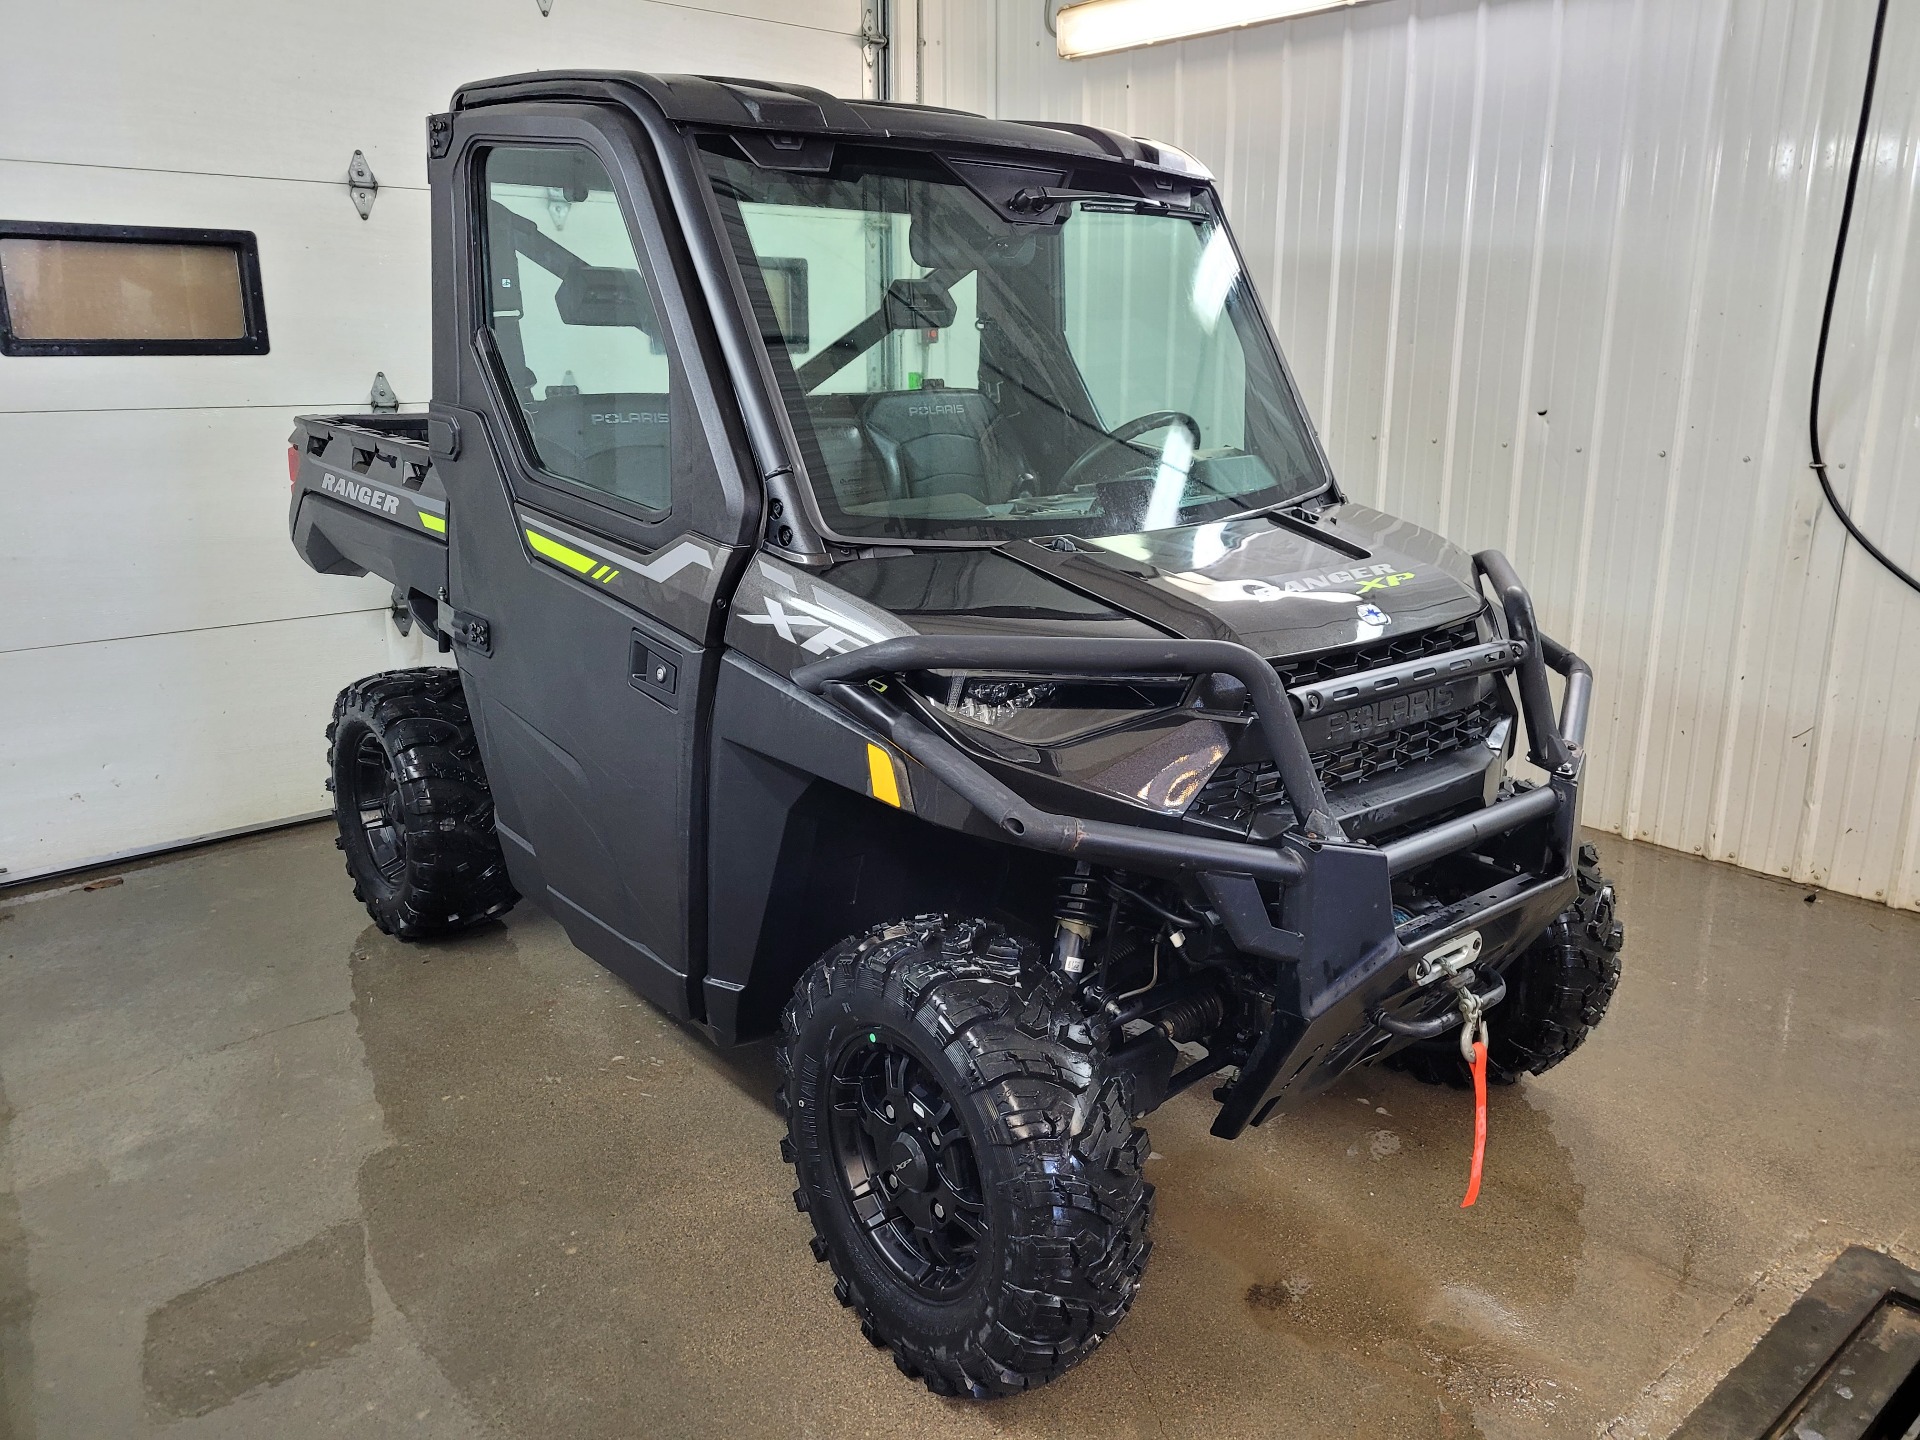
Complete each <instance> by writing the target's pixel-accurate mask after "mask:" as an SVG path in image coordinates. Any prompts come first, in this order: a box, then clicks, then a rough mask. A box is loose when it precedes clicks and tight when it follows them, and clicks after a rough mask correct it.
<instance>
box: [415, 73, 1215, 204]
mask: <svg viewBox="0 0 1920 1440" xmlns="http://www.w3.org/2000/svg"><path fill="white" fill-rule="evenodd" d="M636 91H637V92H639V93H640V94H641V95H643V96H645V97H646V99H648V100H649V101H651V102H652V103H653V105H654V106H655V107H656V108H657V109H658V110H659V111H660V112H661V113H662V114H663V115H664V116H665V117H666V118H667V119H668V120H670V121H672V122H674V123H675V124H681V125H703V126H713V127H715V128H718V129H727V130H758V131H771V132H777V133H782V134H796V135H832V136H837V137H842V138H856V137H857V138H864V139H874V140H882V139H886V140H908V141H920V142H932V143H935V144H942V143H944V144H961V145H968V146H976V145H977V146H986V147H992V148H996V149H1016V150H1032V151H1040V152H1045V153H1047V154H1052V155H1061V156H1072V157H1076V158H1080V159H1086V160H1102V161H1106V162H1108V163H1112V162H1114V161H1119V162H1121V163H1124V164H1129V165H1140V166H1145V167H1147V168H1150V169H1154V170H1158V171H1162V172H1171V173H1173V174H1177V175H1181V176H1184V177H1186V178H1187V179H1189V180H1211V179H1212V177H1211V176H1210V175H1209V174H1208V173H1207V171H1206V168H1205V167H1204V166H1202V165H1200V164H1199V162H1198V161H1196V160H1194V159H1193V158H1192V157H1191V156H1190V155H1187V154H1186V153H1185V152H1183V151H1181V150H1179V149H1177V148H1175V147H1173V146H1170V145H1163V144H1160V143H1159V142H1157V141H1152V140H1142V139H1138V138H1136V137H1133V136H1128V135H1121V134H1118V133H1116V132H1114V131H1112V130H1103V129H1100V128H1099V127H1098V126H1094V125H1079V124H1074V123H1071V122H1068V121H1064V120H993V119H989V118H988V117H986V116H984V115H976V114H974V113H972V112H971V111H967V110H946V109H942V108H940V107H938V106H933V105H908V104H903V103H900V102H894V101H879V100H843V99H841V98H839V97H838V96H835V95H829V94H828V93H827V92H826V91H824V90H816V89H813V88H812V87H811V86H807V85H789V84H784V83H782V82H779V81H773V80H741V79H736V78H734V77H731V76H724V75H647V74H642V73H640V72H638V71H632V70H542V71H537V72H535V73H532V74H527V75H505V76H501V77H499V78H497V79H492V80H477V81H474V82H472V83H471V84H467V85H462V86H461V87H460V88H459V89H458V90H456V91H455V92H454V96H453V108H454V109H455V110H468V109H473V108H476V107H479V106H484V105H503V104H511V103H515V102H519V101H527V100H588V101H609V100H611V101H615V102H617V103H631V100H632V95H633V92H636Z"/></svg>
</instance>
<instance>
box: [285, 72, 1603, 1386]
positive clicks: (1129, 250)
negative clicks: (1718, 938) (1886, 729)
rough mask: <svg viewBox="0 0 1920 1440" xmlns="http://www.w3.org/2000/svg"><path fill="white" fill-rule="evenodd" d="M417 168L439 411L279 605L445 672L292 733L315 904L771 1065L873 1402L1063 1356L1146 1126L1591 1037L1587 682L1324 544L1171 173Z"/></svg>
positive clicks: (560, 124)
mask: <svg viewBox="0 0 1920 1440" xmlns="http://www.w3.org/2000/svg"><path fill="white" fill-rule="evenodd" d="M428 148H429V152H430V155H431V165H430V170H431V180H432V208H433V402H432V406H431V408H430V409H429V410H428V411H427V413H425V414H423V415H416V414H374V415H349V416H309V417H305V418H303V419H301V420H300V421H299V422H298V426H297V428H296V430H295V431H294V434H293V443H292V451H291V454H290V456H289V459H290V462H291V468H292V480H293V497H292V510H291V527H292V537H293V543H294V545H295V547H296V549H297V550H298V551H299V553H300V554H301V556H302V557H303V558H304V559H305V560H306V562H307V563H308V564H309V565H310V566H312V567H313V568H314V569H316V570H319V571H322V572H325V573H327V574H339V575H361V574H366V573H368V572H372V573H374V574H377V575H379V576H381V577H382V578H384V579H387V580H389V581H391V582H392V584H393V587H394V590H393V593H394V617H395V622H396V623H397V624H400V625H401V626H402V627H403V628H405V627H408V626H411V625H419V626H422V627H423V628H424V630H425V632H426V633H429V634H431V635H433V636H435V637H437V638H438V641H439V644H440V647H441V649H442V650H443V651H450V652H451V654H452V656H453V658H454V660H455V662H456V664H457V669H439V668H436V669H421V670H407V671H399V672H394V673H389V674H383V675H376V676H373V677H371V678H369V679H366V680H362V681H359V682H358V683H356V684H354V685H351V686H349V687H348V688H347V690H346V691H345V692H344V693H343V694H342V695H341V696H340V698H339V701H338V703H337V704H336V706H335V709H334V715H333V723H332V725H331V726H330V727H329V729H328V732H327V733H328V738H329V741H330V744H331V750H330V764H331V776H332V778H331V781H330V784H331V786H332V788H333V790H334V796H335V813H336V815H337V817H338V821H339V826H340V843H341V846H342V848H343V849H344V851H345V853H346V858H347V868H348V871H349V873H350V874H351V876H352V878H353V882H354V886H355V890H356V893H357V894H358V895H359V897H360V898H361V899H362V900H364V901H365V903H366V905H367V908H368V910H369V911H370V912H371V913H372V915H373V918H374V920H375V921H376V922H377V923H378V924H379V926H380V927H381V928H382V929H383V930H385V931H387V932H388V933H390V934H392V935H396V936H398V937H400V938H402V939H405V940H417V939H424V938H427V937H431V936H435V935H440V934H445V933H447V932H450V931H455V930H459V929H462V928H464V927H467V926H470V925H473V924H476V923H479V922H482V921H484V920H485V919H487V918H488V917H490V916H496V915H499V914H501V913H502V912H504V911H505V910H506V909H507V908H508V907H509V906H511V905H512V904H513V903H514V902H515V901H516V900H517V899H518V898H519V897H520V896H523V895H525V896H531V897H533V898H534V899H535V900H536V901H537V902H538V903H539V904H541V905H542V906H543V907H545V908H546V909H547V910H549V911H550V912H551V913H552V914H553V915H554V917H555V918H556V919H557V920H558V921H559V923H560V924H561V926H562V927H564V929H565V930H566V932H567V934H568V936H569V937H570V938H571V939H572V941H573V942H574V943H575V944H576V945H578V946H579V948H580V949H582V950H584V951H586V952H587V954H589V955H590V956H592V957H593V958H595V959H596V960H598V961H600V962H602V963H603V964H605V965H606V966H608V967H609V968H610V969H612V970H613V971H614V972H616V973H617V974H618V975H620V976H622V977H623V978H624V979H626V980H627V981H628V982H629V983H631V984H632V985H633V987H634V988H635V989H637V990H639V991H640V992H641V994H643V995H645V996H646V997H647V998H648V999H649V1000H651V1001H652V1002H653V1003H654V1004H655V1005H657V1006H659V1007H660V1008H661V1009H663V1010H665V1011H667V1012H668V1013H669V1014H671V1015H673V1016H675V1017H676V1018H678V1019H680V1020H683V1021H686V1022H689V1023H691V1024H694V1025H697V1026H699V1027H701V1028H702V1029H703V1030H705V1031H706V1032H707V1033H708V1034H709V1035H710V1036H711V1037H713V1039H715V1040H716V1041H718V1042H719V1043H722V1044H731V1043H734V1042H738V1041H743V1040H748V1039H752V1038H755V1037H760V1036H766V1035H770V1034H771V1035H777V1037H778V1049H777V1055H778V1064H779V1068H780V1072H781V1075H782V1078H783V1084H782V1086H781V1089H780V1091H779V1094H778V1100H777V1103H778V1105H779V1107H780V1108H781V1110H782V1111H783V1113H784V1115H785V1119H786V1136H785V1138H784V1140H783V1141H782V1150H783V1153H784V1154H785V1157H786V1159H787V1160H788V1161H790V1162H791V1163H792V1164H793V1166H794V1167H795V1169H796V1171H797V1174H798V1188H797V1189H796V1190H795V1191H794V1201H795V1204H796V1205H797V1206H798V1207H799V1208H800V1209H801V1210H802V1211H805V1212H806V1213H807V1215H808V1217H809V1219H810V1220H811V1223H812V1225H813V1229H814V1232H815V1233H814V1237H813V1240H812V1246H813V1253H814V1255H815V1257H816V1258H817V1259H820V1260H823V1261H826V1262H828V1263H829V1264H830V1265H831V1266H832V1269H833V1273H834V1292H835V1294H836V1295H837V1296H838V1297H839V1298H840V1300H841V1301H842V1302H843V1303H844V1304H846V1305H847V1306H849V1307H851V1308H852V1309H853V1310H855V1311H856V1312H857V1313H858V1315H859V1318H860V1324H861V1329H862V1331H863V1332H864V1333H865V1335H866V1337H867V1338H868V1339H869V1340H871V1341H872V1342H873V1343H874V1344H875V1345H878V1346H885V1347H890V1348H891V1349H892V1351H893V1355H894V1359H895V1361H896V1363H897V1364H898V1365H899V1366H900V1368H901V1369H902V1370H903V1371H905V1372H906V1373H907V1374H908V1375H909V1376H914V1377H920V1378H923V1379H924V1380H925V1382H926V1384H927V1385H928V1387H929V1388H931V1389H933V1390H935V1391H937V1392H939V1393H943V1394H949V1393H959V1394H970V1395H975V1396H986V1395H996V1394H1002V1393H1006V1392H1010V1391H1015V1390H1020V1389H1024V1388H1026V1387H1029V1386H1032V1385H1035V1384H1039V1383H1042V1382H1044V1381H1046V1380H1048V1379H1050V1378H1052V1377H1054V1376H1056V1375H1058V1374H1060V1373H1061V1372H1062V1371H1063V1370H1065V1369H1066V1368H1068V1367H1069V1366H1071V1365H1073V1364H1074V1363H1075V1362H1077V1361H1078V1360H1080V1359H1081V1358H1082V1357H1084V1356H1085V1355H1087V1354H1088V1353H1089V1352H1090V1351H1091V1350H1092V1349H1093V1347H1094V1346H1095V1345H1097V1344H1098V1343H1099V1342H1100V1340H1101V1339H1102V1338H1103V1337H1104V1336H1106V1335H1107V1334H1108V1333H1109V1332H1110V1331H1111V1330H1112V1329H1113V1327H1114V1326H1115V1324H1117V1323H1118V1322H1119V1320H1120V1318H1121V1316H1122V1315H1123V1314H1124V1313H1125V1312H1126V1310H1127V1307H1128V1305H1129V1304H1130V1303H1131V1301H1132V1299H1133V1296H1134V1292H1135V1287H1136V1286H1137V1285H1138V1284H1139V1281H1140V1276H1141V1271H1142V1268H1143V1267H1144V1265H1145V1263H1146V1258H1147V1250H1148V1240H1147V1233H1146V1231H1147V1221H1148V1215H1149V1211H1150V1209H1151V1197H1152V1187H1151V1186H1149V1185H1148V1184H1147V1182H1146V1181H1145V1179H1144V1178H1143V1176H1142V1173H1141V1171H1142V1160H1143V1159H1144V1157H1145V1155H1146V1150H1147V1146H1146V1140H1145V1136H1144V1133H1143V1132H1142V1131H1141V1130H1140V1129H1139V1128H1138V1125H1137V1122H1138V1121H1139V1120H1140V1118H1141V1117H1143V1116H1144V1115H1146V1114H1147V1113H1148V1112H1149V1111H1151V1110H1153V1109H1154V1108H1155V1107H1156V1106H1158V1105H1160V1104H1162V1103H1163V1102H1165V1101H1166V1100H1167V1099H1168V1098H1169V1097H1171V1096H1173V1095H1176V1094H1179V1093H1181V1092H1183V1091H1185V1090H1187V1089H1189V1088H1190V1087H1192V1086H1194V1085H1196V1084H1199V1083H1201V1082H1203V1081H1205V1082H1209V1083H1210V1084H1211V1086H1212V1087H1214V1088H1213V1089H1212V1091H1211V1093H1212V1095H1213V1098H1214V1100H1215V1101H1216V1102H1217V1105H1218V1112H1217V1115H1216V1117H1215V1119H1214V1121H1213V1131H1214V1133H1215V1134H1216V1135H1219V1136H1221V1137H1222V1138H1225V1139H1232V1138H1233V1137H1235V1136H1237V1135H1239V1134H1240V1133H1241V1132H1242V1131H1243V1130H1244V1129H1245V1128H1246V1127H1247V1126H1249V1125H1252V1124H1258V1123H1259V1122H1260V1121H1261V1120H1263V1119H1264V1118H1265V1117H1266V1116H1267V1115H1269V1114H1270V1113H1272V1112H1273V1111H1274V1109H1275V1108H1276V1107H1277V1106H1287V1105H1297V1104H1299V1103H1300V1102H1302V1101H1303V1100H1304V1099H1306V1098H1307V1097H1308V1096H1310V1095H1312V1094H1314V1093H1315V1092H1316V1091H1318V1090H1321V1089H1323V1088H1324V1087H1326V1086H1327V1085H1328V1084H1329V1083H1330V1082H1332V1081H1333V1080H1334V1079H1335V1078H1336V1077H1338V1076H1340V1075H1341V1074H1343V1073H1344V1072H1346V1071H1349V1070H1351V1069H1353V1068H1354V1067H1356V1066H1361V1065H1370V1064H1375V1063H1379V1062H1386V1063H1388V1064H1395V1065H1399V1066H1401V1067H1402V1068H1405V1069H1408V1070H1410V1071H1412V1072H1413V1073H1414V1074H1416V1075H1417V1076H1420V1077H1421V1078H1423V1079H1428V1080H1433V1081H1439V1082H1454V1083H1458V1082H1459V1081H1460V1080H1461V1078H1462V1077H1464V1076H1466V1075H1467V1074H1468V1067H1467V1065H1466V1064H1465V1063H1464V1062H1463V1060H1462V1054H1463V1048H1464V1049H1465V1050H1466V1051H1469V1052H1471V1053H1473V1054H1475V1055H1477V1056H1478V1057H1479V1061H1480V1067H1481V1074H1482V1076H1483V1077H1484V1076H1485V1075H1486V1074H1488V1073H1490V1074H1491V1076H1492V1078H1494V1079H1495V1080H1512V1079H1514V1078H1517V1077H1518V1076H1519V1075H1520V1074H1521V1073H1522V1072H1528V1071H1535V1072H1537V1071H1540V1070H1544V1069H1545V1068H1547V1067H1548V1066H1550V1065H1553V1064H1556V1063H1557V1062H1559V1061H1560V1060H1561V1059H1563V1058H1564V1057H1565V1056H1566V1055H1567V1054H1568V1053H1569V1052H1570V1051H1571V1050H1573V1049H1574V1048H1575V1047H1577V1046H1578V1045H1579V1044H1580V1043H1581V1041H1582V1040H1583V1039H1584V1038H1585V1037H1586V1035H1587V1033H1588V1031H1589V1029H1590V1028H1591V1027H1592V1026H1593V1025H1595V1024H1596V1023H1597V1022H1598V1021H1599V1020H1600V1018H1601V1014H1602V1012H1603V1010H1604V1009H1605V1008H1606V1005H1607V1002H1608V1000H1609V998H1610V997H1611V995H1612V992H1613V989H1614V985H1615V983H1616V980H1617V978H1618V975H1619V961H1618V958H1617V954H1616V952H1617V951H1618V949H1619V946H1620V940H1621V931H1620V927H1619V926H1618V925H1617V924H1615V922H1614V919H1613V894H1612V891H1611V889H1610V887H1609V886H1608V885H1607V883H1606V882H1605V881H1604V880H1603V879H1602V877H1601V876H1600V874H1599V872H1598V870H1597V869H1596V866H1595V857H1594V855H1593V852H1592V851H1591V849H1587V848H1583V847H1581V846H1580V844H1579V842H1578V839H1577V830H1576V822H1577V819H1578V814H1579V801H1580V783H1581V768H1582V761H1583V756H1582V751H1581V740H1582V736H1583V733H1584V731H1585V728H1586V717H1587V709H1588V697H1589V688H1590V683H1591V676H1590V672H1589V670H1588V668H1587V666H1586V665H1584V664H1583V663H1582V662H1581V661H1580V659H1579V658H1578V657H1577V656H1575V655H1573V654H1572V653H1570V652H1569V651H1568V650H1567V649H1566V648H1565V647H1564V646H1561V645H1559V644H1556V643H1555V642H1554V641H1553V640H1551V639H1549V638H1548V637H1547V636H1546V635H1544V634H1542V633H1541V632H1540V630H1539V628H1538V627H1537V625H1536V624H1535V621H1534V614H1533V609H1532V605H1531V602H1530V601H1529V599H1528V595H1527V592H1526V590H1525V589H1524V588H1523V586H1522V585H1521V582H1520V580H1519V578H1518V577H1517V576H1516V575H1515V573H1514V571H1513V568H1512V567H1511V566H1510V565H1509V564H1508V562H1507V560H1506V559H1505V558H1504V557H1503V556H1501V555H1500V554H1499V553H1498V552H1495V551H1486V552H1483V553H1481V554H1478V555H1472V556H1469V555H1467V554H1466V553H1464V552H1462V551H1460V550H1458V549H1456V548H1455V547H1454V546H1452V545H1450V544H1448V543H1447V542H1446V541H1444V540H1442V539H1440V538H1439V537H1438V536H1436V535H1433V534H1431V533H1428V532H1426V531H1424V530H1421V529H1418V528H1416V527H1415V526H1413V525H1410V524H1407V523H1405V522H1403V521H1399V520H1395V519H1393V518H1392V517H1390V516H1387V515H1384V514H1381V513H1380V512H1378V511H1376V510H1371V509H1368V508H1367V507H1365V506H1363V505H1358V504H1354V503H1352V502H1350V501H1348V500H1346V499H1345V498H1344V497H1343V496H1342V495H1341V493H1340V489H1339V487H1338V484H1337V482H1336V481H1335V479H1334V476H1333V475H1332V473H1331V471H1330V468H1329V466H1328V462H1327V458H1326V456H1325V454H1324V453H1323V452H1322V449H1321V447H1320V444H1319V442H1318V440H1317V439H1316V437H1315V435H1314V432H1313V429H1312V427H1311V426H1310V425H1309V423H1308V422H1307V419H1306V417H1305V414H1304V411H1303V409H1302V406H1301V402H1300V397H1299V394H1298V392H1297V390H1296V388H1295V386H1294V384H1293V382H1292V380H1291V378H1290V377H1289V375H1288V373H1287V369H1286V367H1285V365H1284V363H1283V362H1282V360H1281V357H1280V354H1279V351H1278V349H1277V347H1276V346H1275V343H1274V340H1273V337H1272V334H1271V331H1270V330H1269V328H1268V325H1267V322H1266V320H1265V318H1264V317H1263V315H1262V313H1261V310H1260V306H1259V304H1258V302H1257V300H1256V298H1255V296H1254V291H1253V287H1252V285H1251V284H1250V283H1249V281H1248V279H1247V276H1246V273H1245V270H1244V268H1243V265H1242V262H1241V259H1240V256H1239V252H1238V251H1237V250H1236V248H1235V246H1234V242H1233V239H1232V236H1231V234H1230V232H1229V231H1228V229H1227V226H1226V222H1225V220H1224V218H1223V216H1222V214H1221V207H1220V200H1219V196H1218V194H1217V192H1216V190H1215V188H1214V185H1213V183H1212V181H1211V179H1210V177H1209V176H1208V174H1207V173H1206V171H1205V170H1204V169H1202V168H1201V167H1200V166H1199V165H1198V164H1196V163H1195V162H1194V161H1193V160H1191V159H1190V158H1188V157H1187V156H1185V155H1183V154H1182V153H1181V152H1180V151H1178V150H1176V149H1173V148H1171V147H1169V146H1165V145H1158V144H1155V143H1152V142H1149V141H1145V140H1138V139H1130V138H1127V137H1125V136H1121V135H1116V134H1111V133H1109V132H1107V131H1104V130H1098V129H1094V128H1091V127H1088V126H1081V125H1069V124H1058V123H1044V124H1042V123H1035V124H1016V123H1009V122H1002V121H995V120H987V119H983V118H981V117H979V116H975V115H968V114H961V113H958V112H954V111H947V110H933V109H926V108H922V107H918V106H909V105H889V104H877V103H863V102H856V101H845V100H839V99H835V98H833V97H831V96H829V95H826V94H823V93H821V92H819V91H815V90H809V89H804V88H801V87H798V86H790V85H779V84H767V83H761V82H756V81H742V80H730V79H715V78H701V77H692V76H648V75H638V74H616V73H586V72H581V73H566V72H562V73H545V74H537V75H525V76H517V77H510V78H506V79H499V80H490V81H485V82H482V83H479V84H474V85H470V86H467V87H466V88H464V89H462V90H461V91H460V92H459V93H458V94H457V95H456V96H455V97H454V101H453V107H452V109H451V111H450V112H449V113H448V114H444V115H436V116H433V117H432V118H431V119H430V121H429V123H428ZM1549 671H1553V672H1557V674H1558V675H1559V676H1561V677H1562V678H1563V681H1564V683H1563V684H1562V685H1560V686H1558V687H1555V686H1553V685H1552V683H1551V682H1550V680H1549V675H1548V672H1549ZM1554 688H1558V689H1559V690H1560V695H1559V699H1558V706H1557V709H1556V702H1555V697H1554V694H1553V690H1554ZM1522 754H1524V755H1525V757H1526V758H1527V759H1528V760H1530V761H1531V765H1532V768H1531V769H1530V770H1529V771H1528V772H1527V774H1529V775H1531V776H1532V777H1534V778H1533V779H1532V780H1531V781H1530V780H1528V779H1526V778H1523V777H1522V776H1520V775H1518V774H1516V775H1511V776H1510V775H1509V773H1508V772H1509V767H1510V766H1512V765H1514V764H1516V763H1517V760H1516V757H1517V756H1519V755H1522ZM1474 1042H1478V1044H1477V1045H1476V1044H1475V1043H1474Z"/></svg>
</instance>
